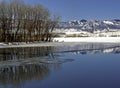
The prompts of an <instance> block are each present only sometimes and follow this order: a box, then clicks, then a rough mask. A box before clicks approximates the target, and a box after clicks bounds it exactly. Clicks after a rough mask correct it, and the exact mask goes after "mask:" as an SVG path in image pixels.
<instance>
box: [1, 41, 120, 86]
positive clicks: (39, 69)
mask: <svg viewBox="0 0 120 88" xmlns="http://www.w3.org/2000/svg"><path fill="white" fill-rule="evenodd" d="M67 53H73V54H82V55H83V54H96V53H114V54H117V53H120V45H119V44H93V43H90V44H87V43H80V44H73V45H64V46H58V47H29V48H4V49H0V83H1V85H2V86H5V87H6V86H9V85H10V86H12V87H11V88H16V86H19V87H20V86H21V85H24V84H25V83H26V82H30V81H32V80H43V79H44V78H46V77H48V76H49V75H50V73H51V68H52V67H54V68H55V69H57V70H59V69H60V67H61V65H62V63H65V62H71V61H74V59H71V58H70V57H69V58H66V57H65V56H64V55H65V54H67ZM8 88H10V87H8Z"/></svg>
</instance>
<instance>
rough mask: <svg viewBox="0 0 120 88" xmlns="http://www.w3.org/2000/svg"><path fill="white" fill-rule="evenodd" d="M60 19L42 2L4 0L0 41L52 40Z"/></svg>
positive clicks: (1, 5) (1, 4)
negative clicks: (51, 13)
mask: <svg viewBox="0 0 120 88" xmlns="http://www.w3.org/2000/svg"><path fill="white" fill-rule="evenodd" d="M58 19H59V17H58V16H54V17H53V18H51V15H50V12H49V10H48V9H47V8H45V7H43V6H42V5H40V4H37V5H34V6H33V5H28V4H25V3H24V2H23V1H22V0H11V1H10V2H6V1H5V0H3V1H2V2H1V3H0V35H1V37H0V41H2V42H23V41H24V42H33V41H50V40H51V39H52V37H53V36H52V35H53V34H52V32H53V30H54V28H55V27H56V25H57V22H58Z"/></svg>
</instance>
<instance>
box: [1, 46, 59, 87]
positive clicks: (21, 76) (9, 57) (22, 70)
mask: <svg viewBox="0 0 120 88" xmlns="http://www.w3.org/2000/svg"><path fill="white" fill-rule="evenodd" d="M53 50H54V47H31V48H9V49H8V48H6V49H0V83H1V84H2V86H8V85H11V86H20V85H23V84H24V83H26V82H28V81H31V80H33V79H34V80H42V79H44V78H45V77H47V76H48V75H49V74H50V66H49V64H46V63H37V61H41V58H42V57H47V58H45V60H44V58H43V59H42V60H43V61H47V60H49V59H51V58H50V53H52V52H53ZM36 58H37V60H36ZM52 59H54V58H52ZM31 60H32V61H33V60H34V61H35V60H36V63H37V64H35V63H32V61H31ZM22 61H23V62H24V61H28V62H29V63H22ZM16 62H19V63H22V64H19V65H18V63H16ZM15 63H16V64H15ZM54 66H55V68H57V69H59V66H60V65H59V63H57V62H56V63H54ZM12 88H13V87H12Z"/></svg>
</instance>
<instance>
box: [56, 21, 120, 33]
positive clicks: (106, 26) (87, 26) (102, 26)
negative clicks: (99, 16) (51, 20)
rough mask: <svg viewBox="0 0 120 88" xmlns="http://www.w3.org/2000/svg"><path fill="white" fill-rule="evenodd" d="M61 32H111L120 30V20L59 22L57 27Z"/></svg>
mask: <svg viewBox="0 0 120 88" xmlns="http://www.w3.org/2000/svg"><path fill="white" fill-rule="evenodd" d="M57 29H59V30H71V29H72V30H75V31H87V32H91V33H92V32H94V31H103V30H104V31H111V30H120V20H119V19H114V20H104V21H99V20H91V21H87V20H84V19H83V20H80V21H77V20H73V21H68V22H59V25H58V27H57Z"/></svg>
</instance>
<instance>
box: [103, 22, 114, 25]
mask: <svg viewBox="0 0 120 88" xmlns="http://www.w3.org/2000/svg"><path fill="white" fill-rule="evenodd" d="M103 22H104V23H105V24H109V25H114V23H113V22H111V21H103Z"/></svg>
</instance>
